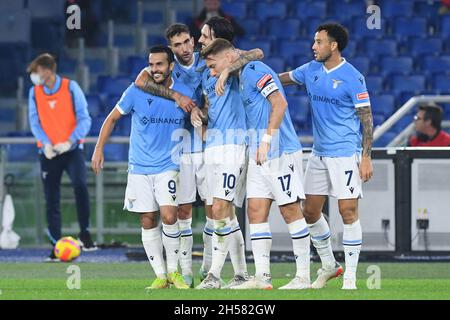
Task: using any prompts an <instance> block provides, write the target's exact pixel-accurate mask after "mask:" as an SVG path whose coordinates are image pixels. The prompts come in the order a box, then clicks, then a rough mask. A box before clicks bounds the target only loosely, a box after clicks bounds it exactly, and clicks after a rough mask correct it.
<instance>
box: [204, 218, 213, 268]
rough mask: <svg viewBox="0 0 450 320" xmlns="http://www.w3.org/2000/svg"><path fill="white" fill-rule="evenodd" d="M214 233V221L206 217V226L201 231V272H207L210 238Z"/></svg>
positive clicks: (210, 250) (210, 256)
mask: <svg viewBox="0 0 450 320" xmlns="http://www.w3.org/2000/svg"><path fill="white" fill-rule="evenodd" d="M213 233H214V220H213V219H210V218H208V217H206V224H205V227H204V229H203V261H202V266H201V269H202V270H206V271H209V269H210V268H211V263H212V236H213Z"/></svg>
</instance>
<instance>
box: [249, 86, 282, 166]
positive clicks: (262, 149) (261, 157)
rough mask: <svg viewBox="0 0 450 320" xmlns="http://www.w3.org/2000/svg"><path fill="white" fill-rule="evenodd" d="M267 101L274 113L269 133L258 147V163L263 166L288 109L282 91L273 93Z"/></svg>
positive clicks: (271, 117)
mask: <svg viewBox="0 0 450 320" xmlns="http://www.w3.org/2000/svg"><path fill="white" fill-rule="evenodd" d="M267 99H268V100H269V102H270V104H271V105H272V112H271V113H270V118H269V125H268V126H267V132H266V134H264V136H263V138H262V140H261V143H260V144H259V147H258V152H257V154H256V163H257V164H263V163H264V162H265V161H266V160H267V154H268V153H269V150H270V142H271V140H272V137H273V136H274V135H275V133H276V131H277V130H278V129H279V128H280V125H281V122H282V121H283V117H284V113H285V112H286V108H287V101H286V98H285V97H284V96H283V95H282V94H281V92H280V91H278V90H277V91H275V92H273V93H271V94H270V95H269V96H268V97H267Z"/></svg>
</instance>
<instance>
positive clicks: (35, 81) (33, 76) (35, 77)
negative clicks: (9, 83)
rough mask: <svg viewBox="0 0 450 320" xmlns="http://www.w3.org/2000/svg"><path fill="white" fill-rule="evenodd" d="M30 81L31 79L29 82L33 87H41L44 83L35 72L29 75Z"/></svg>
mask: <svg viewBox="0 0 450 320" xmlns="http://www.w3.org/2000/svg"><path fill="white" fill-rule="evenodd" d="M30 79H31V82H33V84H34V85H35V86H40V85H43V84H44V82H45V81H44V79H42V78H41V76H40V75H39V74H38V73H36V72H32V73H31V74H30Z"/></svg>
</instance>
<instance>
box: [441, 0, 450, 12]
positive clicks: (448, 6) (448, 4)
mask: <svg viewBox="0 0 450 320" xmlns="http://www.w3.org/2000/svg"><path fill="white" fill-rule="evenodd" d="M438 13H439V14H449V13H450V0H441V7H440V8H439V11H438Z"/></svg>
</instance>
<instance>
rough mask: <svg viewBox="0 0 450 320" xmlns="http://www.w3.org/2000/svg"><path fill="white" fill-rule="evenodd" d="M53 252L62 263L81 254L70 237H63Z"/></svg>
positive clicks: (75, 241) (78, 247) (76, 242)
mask: <svg viewBox="0 0 450 320" xmlns="http://www.w3.org/2000/svg"><path fill="white" fill-rule="evenodd" d="M53 250H54V253H55V256H56V257H57V258H58V259H59V260H61V261H63V262H69V261H72V260H73V259H76V258H77V257H78V256H79V255H80V252H81V250H80V245H79V243H78V241H77V240H75V239H74V238H72V237H63V238H61V239H59V240H58V242H56V245H55V248H54V249H53Z"/></svg>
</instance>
